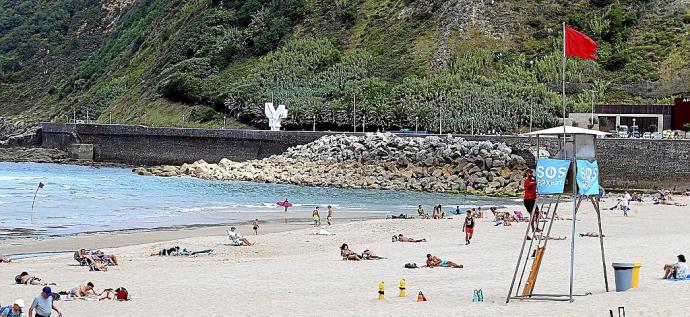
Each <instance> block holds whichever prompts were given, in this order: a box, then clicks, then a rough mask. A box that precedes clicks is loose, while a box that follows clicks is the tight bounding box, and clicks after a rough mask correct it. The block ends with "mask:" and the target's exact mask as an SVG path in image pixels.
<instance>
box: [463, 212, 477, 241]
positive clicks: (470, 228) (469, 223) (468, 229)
mask: <svg viewBox="0 0 690 317" xmlns="http://www.w3.org/2000/svg"><path fill="white" fill-rule="evenodd" d="M462 231H463V232H465V245H468V244H470V240H472V234H473V233H474V217H472V213H471V212H470V211H469V210H468V211H467V216H465V222H464V223H463V225H462Z"/></svg>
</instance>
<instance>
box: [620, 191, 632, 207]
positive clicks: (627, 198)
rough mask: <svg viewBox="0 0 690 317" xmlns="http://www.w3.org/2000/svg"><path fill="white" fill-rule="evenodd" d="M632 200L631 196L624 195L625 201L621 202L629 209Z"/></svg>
mask: <svg viewBox="0 0 690 317" xmlns="http://www.w3.org/2000/svg"><path fill="white" fill-rule="evenodd" d="M631 199H632V196H630V194H627V193H626V194H625V195H623V200H622V201H621V204H622V205H623V206H625V207H628V204H630V200H631Z"/></svg>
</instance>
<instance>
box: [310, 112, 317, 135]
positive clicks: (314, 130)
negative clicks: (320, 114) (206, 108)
mask: <svg viewBox="0 0 690 317" xmlns="http://www.w3.org/2000/svg"><path fill="white" fill-rule="evenodd" d="M312 120H313V125H312V127H311V130H312V132H316V115H314V117H313V119H312Z"/></svg>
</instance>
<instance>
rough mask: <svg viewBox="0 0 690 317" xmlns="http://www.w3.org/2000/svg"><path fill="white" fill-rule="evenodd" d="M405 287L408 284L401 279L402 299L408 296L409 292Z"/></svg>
mask: <svg viewBox="0 0 690 317" xmlns="http://www.w3.org/2000/svg"><path fill="white" fill-rule="evenodd" d="M405 286H407V282H406V281H405V279H401V280H400V297H405V296H407V290H406V288H405Z"/></svg>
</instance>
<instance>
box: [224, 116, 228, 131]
mask: <svg viewBox="0 0 690 317" xmlns="http://www.w3.org/2000/svg"><path fill="white" fill-rule="evenodd" d="M227 118H228V117H227V116H223V129H225V120H226V119H227Z"/></svg>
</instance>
